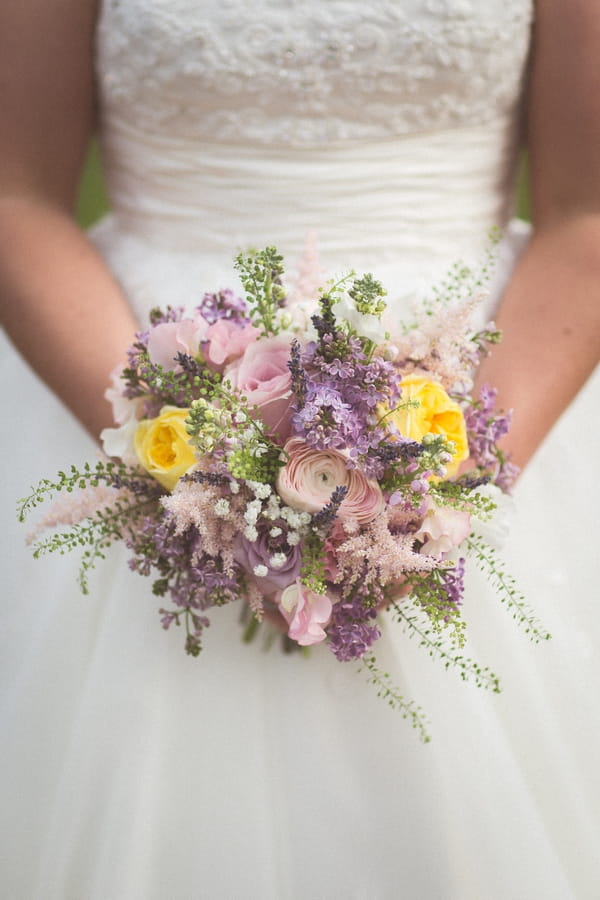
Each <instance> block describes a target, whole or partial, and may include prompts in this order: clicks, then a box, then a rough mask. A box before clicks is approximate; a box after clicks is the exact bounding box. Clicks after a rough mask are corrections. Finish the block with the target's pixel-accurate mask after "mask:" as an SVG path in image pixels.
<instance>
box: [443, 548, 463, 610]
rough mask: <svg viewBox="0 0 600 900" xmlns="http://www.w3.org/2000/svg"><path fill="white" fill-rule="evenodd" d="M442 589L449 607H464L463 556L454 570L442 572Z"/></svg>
mask: <svg viewBox="0 0 600 900" xmlns="http://www.w3.org/2000/svg"><path fill="white" fill-rule="evenodd" d="M440 587H441V593H443V594H444V595H445V598H446V604H447V605H448V606H450V607H457V606H461V605H462V599H463V594H464V592H465V559H464V558H463V557H462V556H461V558H460V559H459V560H458V562H457V563H456V564H455V565H454V567H453V568H451V569H444V570H443V571H442V574H441V584H440Z"/></svg>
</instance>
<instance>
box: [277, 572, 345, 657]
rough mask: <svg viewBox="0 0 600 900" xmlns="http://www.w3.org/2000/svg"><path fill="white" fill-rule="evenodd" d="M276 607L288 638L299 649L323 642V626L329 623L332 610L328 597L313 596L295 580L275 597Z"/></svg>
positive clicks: (324, 634) (324, 635)
mask: <svg viewBox="0 0 600 900" xmlns="http://www.w3.org/2000/svg"><path fill="white" fill-rule="evenodd" d="M277 605H278V607H279V610H280V612H281V615H282V616H283V618H284V619H285V620H286V622H287V623H288V625H289V629H288V635H289V637H291V639H292V640H293V641H296V642H297V643H298V644H300V646H301V647H308V646H309V645H310V644H319V643H320V642H321V641H323V640H325V638H326V637H327V633H326V632H325V631H324V628H323V626H326V625H327V624H328V623H329V620H330V618H331V610H332V603H331V600H330V599H329V597H327V596H326V595H324V594H315V593H314V591H310V590H309V589H308V588H307V587H305V585H303V584H302V583H301V582H300V580H299V579H297V580H296V581H295V582H294V583H293V584H290V585H289V586H288V587H286V589H285V590H284V591H281V593H280V594H278V595H277Z"/></svg>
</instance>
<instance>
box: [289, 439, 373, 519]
mask: <svg viewBox="0 0 600 900" xmlns="http://www.w3.org/2000/svg"><path fill="white" fill-rule="evenodd" d="M283 449H284V452H285V453H286V454H287V456H288V460H287V463H286V464H285V466H283V467H282V468H281V469H280V470H279V472H278V475H277V481H276V489H277V493H278V494H279V496H280V497H281V499H282V500H283V501H284V503H287V505H288V506H291V507H293V508H294V509H300V510H303V511H305V512H310V513H315V512H319V510H321V509H323V507H324V506H326V504H327V503H329V500H330V498H331V495H332V493H333V491H334V490H335V488H336V487H339V486H342V485H343V486H344V487H346V488H347V493H346V496H345V497H344V499H343V501H342V503H341V505H340V508H339V511H338V518H340V519H353V520H355V521H356V522H357V523H358V524H359V525H365V524H366V523H367V522H370V521H371V519H374V518H375V516H376V515H378V514H379V513H380V512H381V511H382V509H383V505H384V501H383V495H382V493H381V488H380V487H379V485H378V484H377V482H376V481H373V480H371V479H369V478H365V476H364V475H363V474H362V472H360V471H359V470H358V469H348V468H347V465H346V462H347V461H346V457H345V456H344V455H343V454H342V453H340V452H338V451H337V450H314V449H313V448H312V447H309V446H308V444H306V443H305V442H304V441H303V440H302V438H299V437H293V438H290V440H289V441H287V443H286V444H285V446H284V448H283Z"/></svg>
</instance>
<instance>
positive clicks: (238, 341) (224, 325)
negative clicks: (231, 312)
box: [203, 319, 259, 372]
mask: <svg viewBox="0 0 600 900" xmlns="http://www.w3.org/2000/svg"><path fill="white" fill-rule="evenodd" d="M258 335H259V331H258V328H255V327H254V326H253V325H246V327H245V328H243V327H241V326H240V325H238V324H236V323H235V322H232V321H231V320H229V319H217V321H216V322H214V323H213V324H212V325H210V326H209V328H208V331H207V332H206V341H207V342H208V343H207V344H206V346H205V347H204V348H203V352H204V357H205V359H206V360H207V362H208V363H209V365H210V366H211V368H213V369H216V370H217V371H219V372H221V371H222V370H223V368H224V366H225V365H226V364H227V363H230V362H231V361H232V360H234V359H237V358H238V357H239V356H241V355H242V353H243V352H244V351H245V350H246V348H247V347H248V345H249V344H252V343H253V342H254V341H255V340H256V338H257V337H258Z"/></svg>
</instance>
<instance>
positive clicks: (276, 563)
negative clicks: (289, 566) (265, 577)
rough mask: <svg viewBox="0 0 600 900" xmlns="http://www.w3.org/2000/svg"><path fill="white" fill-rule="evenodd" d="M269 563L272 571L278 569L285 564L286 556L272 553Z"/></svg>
mask: <svg viewBox="0 0 600 900" xmlns="http://www.w3.org/2000/svg"><path fill="white" fill-rule="evenodd" d="M269 562H270V564H271V568H272V569H280V568H281V567H282V566H284V565H285V564H286V562H287V556H286V555H285V553H274V554H273V556H272V557H271V559H270V560H269Z"/></svg>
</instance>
